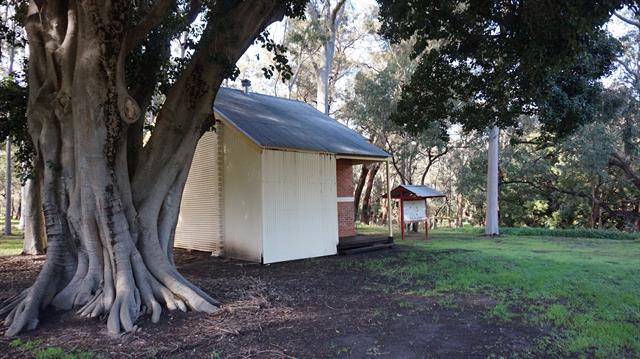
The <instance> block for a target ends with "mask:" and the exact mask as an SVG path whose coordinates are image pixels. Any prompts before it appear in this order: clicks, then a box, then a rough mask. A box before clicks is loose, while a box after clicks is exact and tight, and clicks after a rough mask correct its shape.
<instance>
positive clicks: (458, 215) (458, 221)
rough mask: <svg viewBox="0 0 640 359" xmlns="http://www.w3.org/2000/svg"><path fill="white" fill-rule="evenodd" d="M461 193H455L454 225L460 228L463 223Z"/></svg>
mask: <svg viewBox="0 0 640 359" xmlns="http://www.w3.org/2000/svg"><path fill="white" fill-rule="evenodd" d="M462 201H463V200H462V194H460V193H458V194H457V195H456V227H458V228H461V227H462V223H463V217H462V216H463V214H464V208H463V203H462Z"/></svg>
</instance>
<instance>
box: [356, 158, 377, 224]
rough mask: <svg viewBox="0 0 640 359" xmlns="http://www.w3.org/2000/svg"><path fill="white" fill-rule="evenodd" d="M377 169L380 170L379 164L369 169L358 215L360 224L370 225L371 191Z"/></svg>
mask: <svg viewBox="0 0 640 359" xmlns="http://www.w3.org/2000/svg"><path fill="white" fill-rule="evenodd" d="M378 169H380V164H379V163H374V164H372V165H371V168H370V169H369V174H368V175H367V184H366V189H365V193H364V199H363V200H362V213H361V215H360V222H362V223H365V224H369V223H371V214H372V213H371V191H372V190H373V182H374V180H375V178H376V174H377V173H378Z"/></svg>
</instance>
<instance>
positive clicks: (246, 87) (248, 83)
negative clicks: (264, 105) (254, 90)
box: [240, 79, 251, 95]
mask: <svg viewBox="0 0 640 359" xmlns="http://www.w3.org/2000/svg"><path fill="white" fill-rule="evenodd" d="M240 84H241V85H242V87H243V88H244V93H245V94H246V95H248V94H249V89H250V88H251V80H249V79H243V80H242V81H240Z"/></svg>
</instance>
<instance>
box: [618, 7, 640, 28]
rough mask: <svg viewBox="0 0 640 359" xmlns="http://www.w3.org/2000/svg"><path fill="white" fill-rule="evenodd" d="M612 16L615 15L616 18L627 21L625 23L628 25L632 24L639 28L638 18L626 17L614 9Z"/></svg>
mask: <svg viewBox="0 0 640 359" xmlns="http://www.w3.org/2000/svg"><path fill="white" fill-rule="evenodd" d="M613 16H615V17H617V18H618V19H620V20H622V21H624V22H626V23H627V24H629V25H633V26H635V27H637V28H639V29H640V21H638V20H634V19H630V18H628V17H626V16H623V15H621V14H620V13H619V12H617V11H614V13H613Z"/></svg>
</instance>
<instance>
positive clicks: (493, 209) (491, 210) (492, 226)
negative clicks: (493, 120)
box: [484, 126, 500, 236]
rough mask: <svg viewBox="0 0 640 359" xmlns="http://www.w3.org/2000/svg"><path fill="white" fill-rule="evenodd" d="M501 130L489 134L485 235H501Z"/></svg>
mask: <svg viewBox="0 0 640 359" xmlns="http://www.w3.org/2000/svg"><path fill="white" fill-rule="evenodd" d="M499 135H500V130H499V129H498V127H496V126H494V127H493V128H492V129H491V131H490V133H489V154H488V160H489V161H488V162H489V165H488V170H487V218H486V228H485V231H484V234H485V235H487V236H497V235H499V234H500V229H499V224H498V151H499V146H500V144H499Z"/></svg>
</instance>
